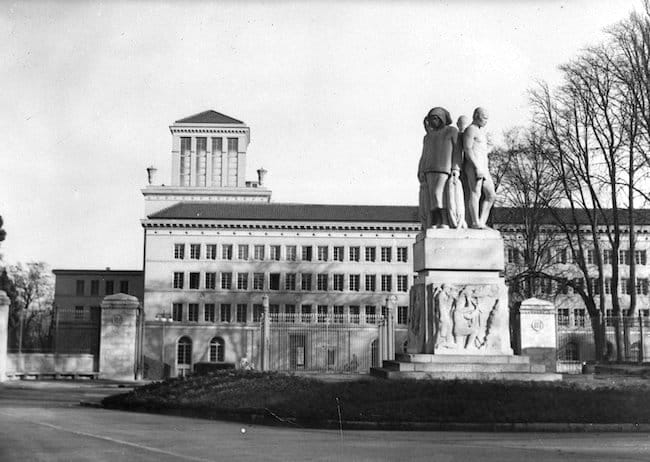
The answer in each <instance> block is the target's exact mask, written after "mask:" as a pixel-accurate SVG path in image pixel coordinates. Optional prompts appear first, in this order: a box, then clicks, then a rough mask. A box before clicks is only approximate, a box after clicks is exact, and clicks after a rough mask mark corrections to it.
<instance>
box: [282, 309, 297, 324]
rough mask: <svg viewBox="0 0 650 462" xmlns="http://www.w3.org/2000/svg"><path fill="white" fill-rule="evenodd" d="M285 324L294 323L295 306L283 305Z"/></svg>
mask: <svg viewBox="0 0 650 462" xmlns="http://www.w3.org/2000/svg"><path fill="white" fill-rule="evenodd" d="M284 320H285V322H296V305H284Z"/></svg>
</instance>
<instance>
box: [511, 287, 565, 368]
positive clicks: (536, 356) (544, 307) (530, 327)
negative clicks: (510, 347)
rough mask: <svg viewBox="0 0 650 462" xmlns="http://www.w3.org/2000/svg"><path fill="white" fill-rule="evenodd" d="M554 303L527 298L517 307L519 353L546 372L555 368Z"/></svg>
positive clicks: (555, 334) (555, 329) (555, 328)
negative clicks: (542, 365) (541, 366)
mask: <svg viewBox="0 0 650 462" xmlns="http://www.w3.org/2000/svg"><path fill="white" fill-rule="evenodd" d="M555 315H556V310H555V305H553V304H552V303H551V302H547V301H546V300H540V299H538V298H529V299H527V300H524V301H523V302H521V307H520V308H519V326H520V327H519V328H520V333H519V346H520V348H521V354H522V355H526V356H528V357H530V361H531V362H532V363H536V364H544V365H545V366H546V371H547V372H556V370H557V332H556V331H557V327H556V319H555Z"/></svg>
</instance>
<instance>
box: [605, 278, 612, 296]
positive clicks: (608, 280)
mask: <svg viewBox="0 0 650 462" xmlns="http://www.w3.org/2000/svg"><path fill="white" fill-rule="evenodd" d="M611 293H612V278H605V294H607V295H611Z"/></svg>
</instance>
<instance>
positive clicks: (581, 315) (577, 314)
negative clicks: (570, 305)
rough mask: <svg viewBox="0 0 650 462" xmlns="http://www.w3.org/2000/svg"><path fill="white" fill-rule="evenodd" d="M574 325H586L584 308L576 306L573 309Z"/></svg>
mask: <svg viewBox="0 0 650 462" xmlns="http://www.w3.org/2000/svg"><path fill="white" fill-rule="evenodd" d="M573 326H574V327H585V309H584V308H574V309H573Z"/></svg>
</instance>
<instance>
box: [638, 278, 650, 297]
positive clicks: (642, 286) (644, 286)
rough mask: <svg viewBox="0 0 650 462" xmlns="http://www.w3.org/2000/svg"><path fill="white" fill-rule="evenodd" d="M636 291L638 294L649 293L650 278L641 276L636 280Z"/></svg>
mask: <svg viewBox="0 0 650 462" xmlns="http://www.w3.org/2000/svg"><path fill="white" fill-rule="evenodd" d="M636 293H637V294H638V295H648V279H647V278H639V279H637V280H636Z"/></svg>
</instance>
